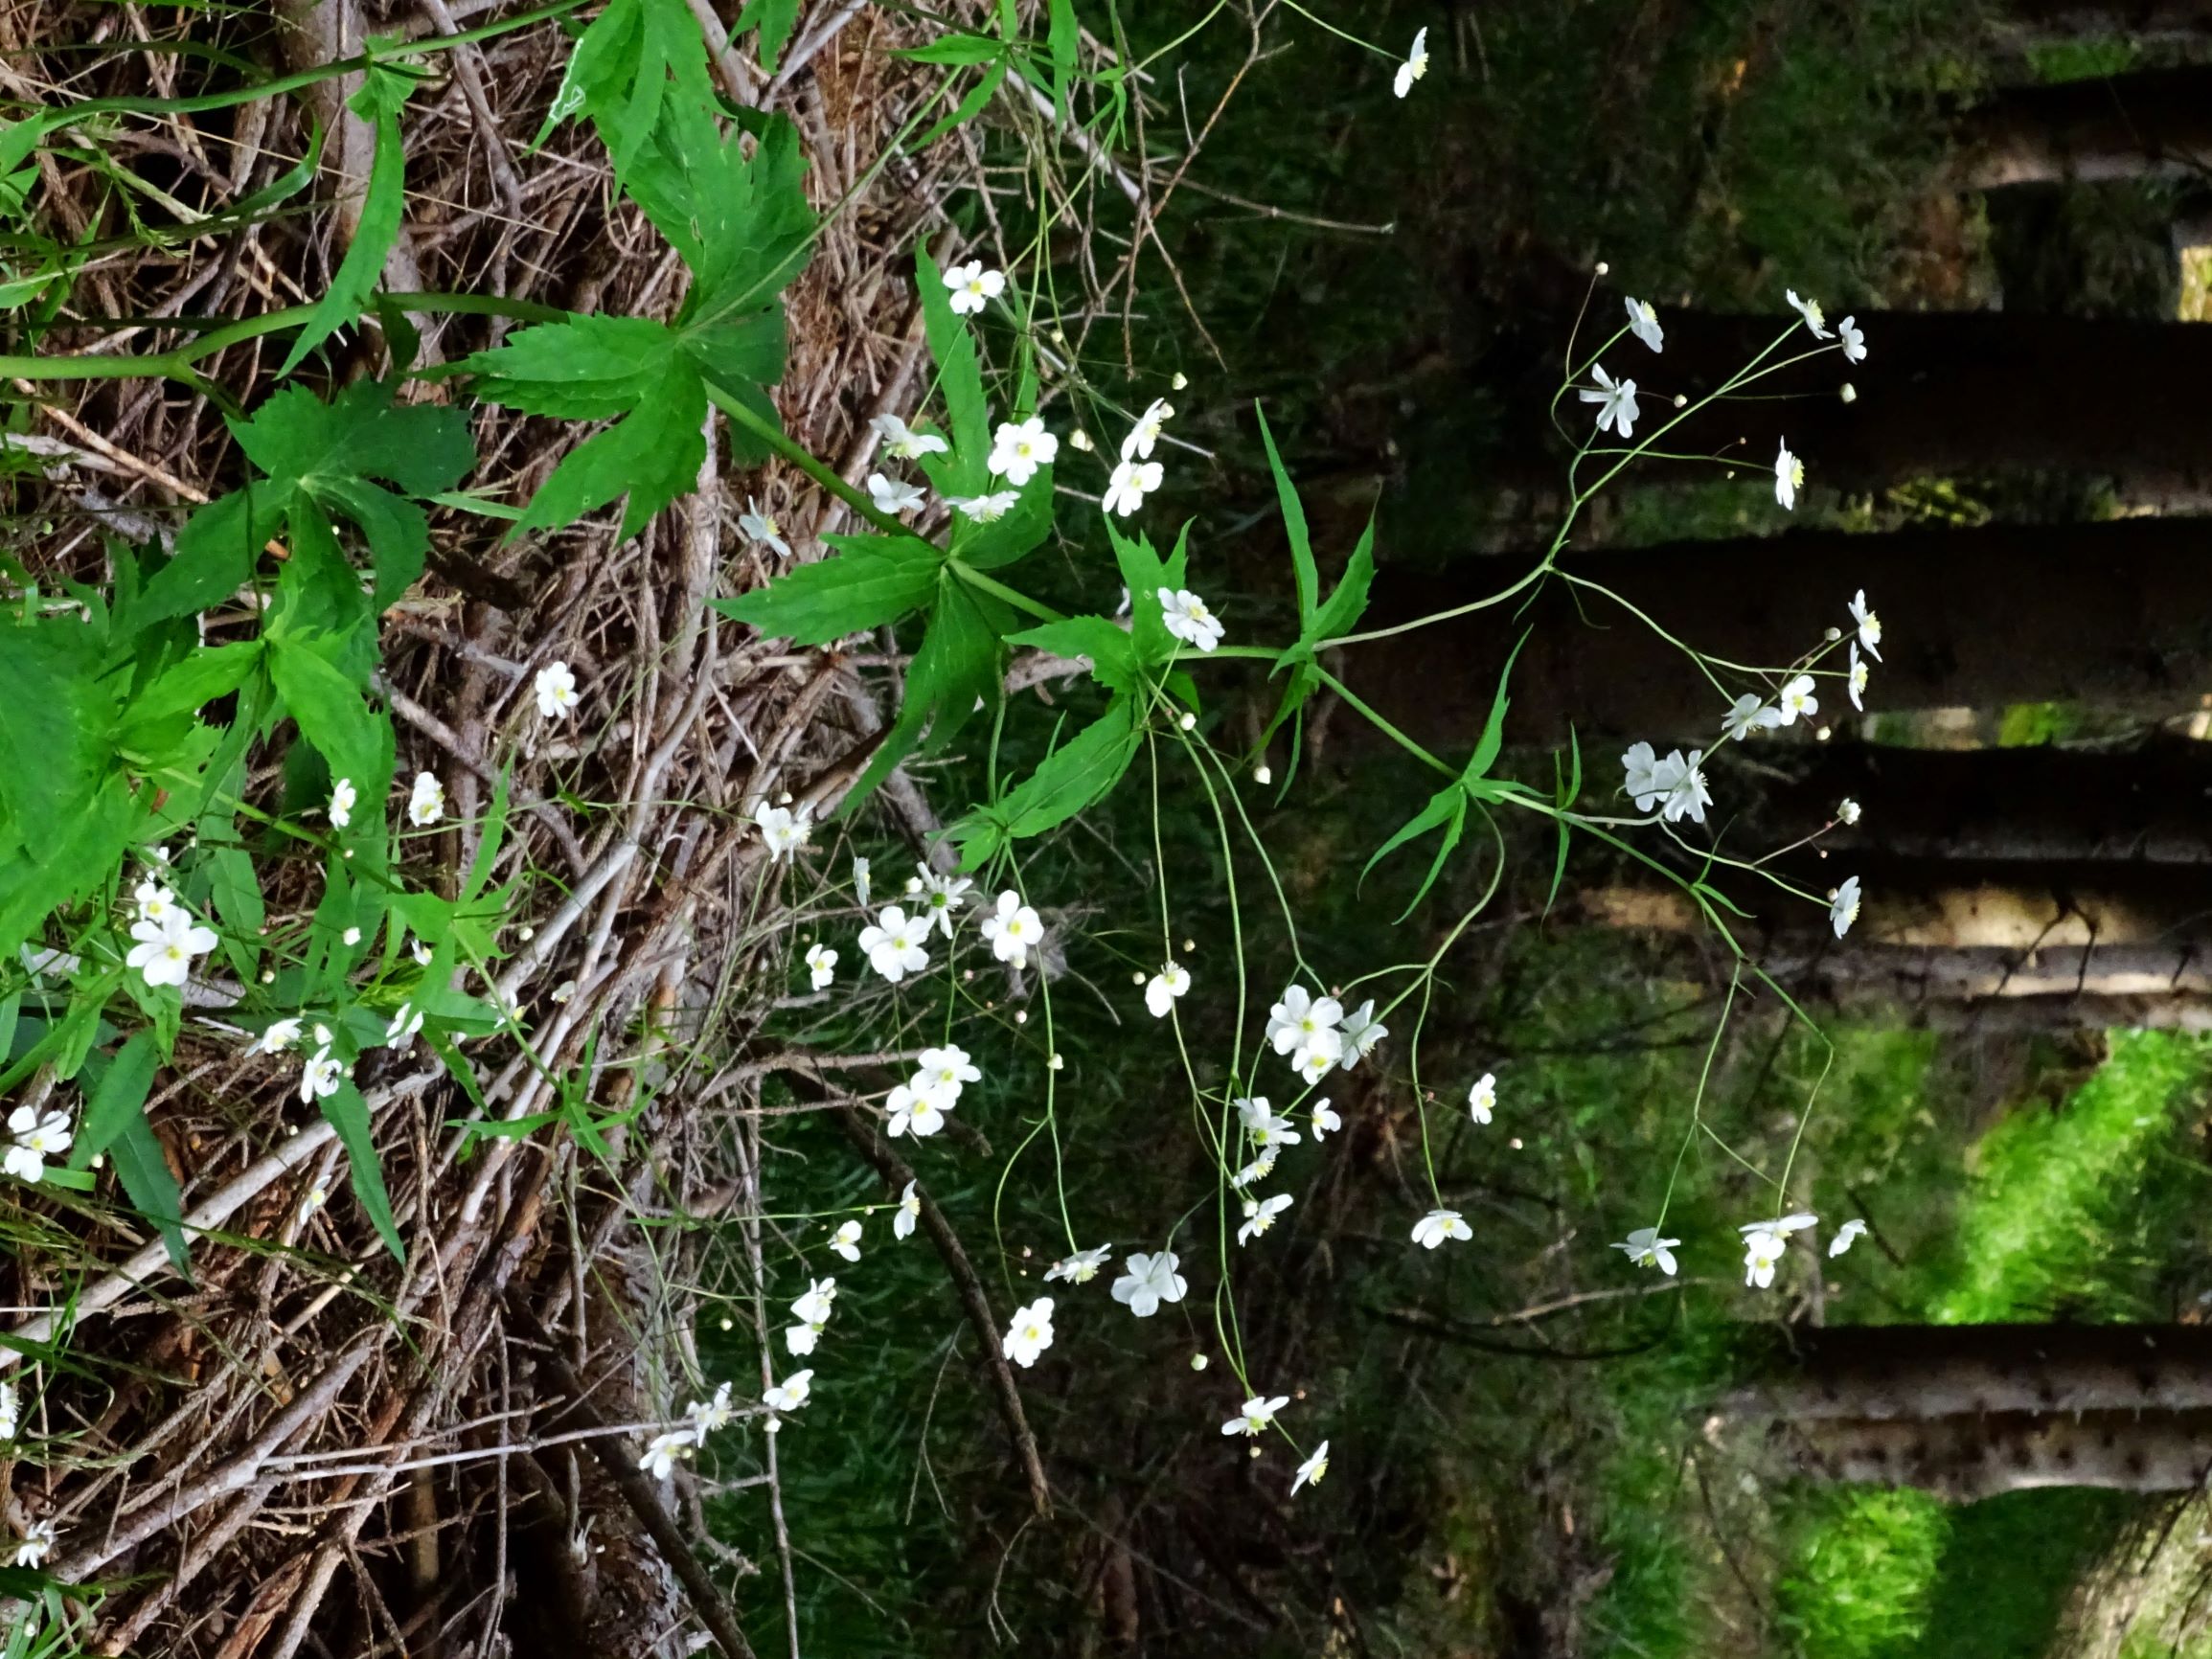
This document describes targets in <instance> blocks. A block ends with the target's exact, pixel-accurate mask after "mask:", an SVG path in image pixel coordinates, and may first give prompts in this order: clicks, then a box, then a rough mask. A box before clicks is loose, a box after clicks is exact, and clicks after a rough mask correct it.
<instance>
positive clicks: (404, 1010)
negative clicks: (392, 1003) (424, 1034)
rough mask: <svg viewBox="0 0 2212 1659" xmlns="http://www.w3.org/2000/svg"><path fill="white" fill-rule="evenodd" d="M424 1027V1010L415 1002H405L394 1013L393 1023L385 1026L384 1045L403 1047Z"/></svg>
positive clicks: (387, 1046)
mask: <svg viewBox="0 0 2212 1659" xmlns="http://www.w3.org/2000/svg"><path fill="white" fill-rule="evenodd" d="M421 1030H422V1010H420V1009H418V1008H417V1007H416V1006H415V1005H414V1004H413V1003H409V1002H403V1003H401V1004H400V1005H399V1009H398V1011H396V1012H394V1013H393V1015H392V1020H391V1023H390V1024H389V1025H387V1026H385V1027H384V1046H385V1047H386V1048H402V1049H403V1048H405V1047H406V1046H407V1044H408V1043H409V1042H410V1041H411V1040H412V1039H413V1038H414V1035H415V1034H416V1033H417V1032H419V1031H421Z"/></svg>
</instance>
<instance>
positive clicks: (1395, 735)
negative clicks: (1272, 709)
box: [1313, 664, 1459, 778]
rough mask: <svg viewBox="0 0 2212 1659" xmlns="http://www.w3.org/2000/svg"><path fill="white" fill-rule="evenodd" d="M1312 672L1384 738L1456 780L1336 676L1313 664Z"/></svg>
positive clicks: (1441, 765)
mask: <svg viewBox="0 0 2212 1659" xmlns="http://www.w3.org/2000/svg"><path fill="white" fill-rule="evenodd" d="M1313 671H1314V673H1316V674H1318V675H1319V676H1320V677H1321V683H1322V684H1323V685H1325V686H1327V687H1328V688H1329V689H1330V690H1331V691H1333V692H1334V693H1336V694H1337V695H1338V696H1340V697H1342V698H1343V699H1344V700H1345V702H1347V703H1348V704H1350V705H1351V706H1352V707H1353V708H1354V709H1355V710H1357V712H1358V713H1359V714H1361V715H1363V716H1366V717H1367V718H1368V719H1369V720H1370V721H1372V722H1373V723H1374V724H1375V726H1376V727H1377V729H1378V730H1380V732H1381V733H1382V735H1383V736H1384V737H1386V738H1388V739H1391V740H1392V741H1393V742H1395V743H1396V744H1397V745H1398V746H1399V747H1400V748H1402V749H1403V750H1404V751H1405V752H1406V753H1407V754H1409V755H1412V756H1413V757H1415V758H1416V759H1417V760H1419V761H1421V763H1422V764H1423V765H1425V766H1429V767H1433V768H1434V769H1435V770H1437V771H1439V772H1442V773H1443V774H1444V775H1445V776H1446V777H1447V778H1456V777H1458V776H1459V773H1458V772H1457V771H1455V770H1454V769H1453V768H1451V767H1449V766H1448V765H1446V764H1445V763H1444V762H1443V761H1439V760H1438V759H1437V758H1436V757H1435V756H1434V755H1431V754H1430V753H1429V752H1428V751H1427V750H1426V749H1424V748H1423V747H1422V746H1421V745H1420V744H1419V743H1417V742H1415V741H1414V740H1413V739H1411V738H1409V737H1407V736H1406V735H1405V734H1404V733H1403V732H1402V731H1400V730H1399V729H1398V728H1397V727H1396V726H1394V725H1392V724H1391V723H1390V722H1389V721H1388V720H1386V719H1384V718H1383V717H1382V716H1380V715H1379V714H1377V713H1376V712H1375V711H1374V710H1373V709H1371V708H1369V707H1368V706H1367V705H1366V704H1365V703H1363V702H1361V701H1360V700H1359V699H1358V698H1357V696H1355V695H1354V694H1353V693H1352V691H1351V689H1350V688H1349V687H1347V686H1346V685H1345V684H1344V682H1343V681H1342V680H1340V679H1338V678H1336V676H1335V675H1334V674H1332V673H1331V672H1330V671H1329V670H1327V669H1325V668H1322V667H1321V666H1320V665H1319V664H1315V665H1314V667H1313Z"/></svg>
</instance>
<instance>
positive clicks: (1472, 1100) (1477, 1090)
mask: <svg viewBox="0 0 2212 1659" xmlns="http://www.w3.org/2000/svg"><path fill="white" fill-rule="evenodd" d="M1495 1110H1497V1079H1495V1078H1494V1077H1493V1076H1491V1074H1490V1073H1488V1072H1484V1073H1483V1074H1482V1076H1481V1077H1479V1078H1477V1079H1474V1086H1473V1087H1472V1088H1471V1089H1469V1090H1468V1091H1467V1115H1468V1116H1469V1117H1471V1118H1472V1119H1473V1120H1474V1121H1475V1122H1476V1123H1478V1124H1487V1123H1489V1122H1490V1115H1491V1113H1493V1112H1494V1111H1495Z"/></svg>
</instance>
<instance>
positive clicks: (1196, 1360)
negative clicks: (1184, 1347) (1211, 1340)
mask: <svg viewBox="0 0 2212 1659" xmlns="http://www.w3.org/2000/svg"><path fill="white" fill-rule="evenodd" d="M1191 1369H1192V1370H1193V1371H1203V1370H1205V1369H1206V1356H1205V1355H1204V1354H1202V1353H1194V1354H1192V1355H1191Z"/></svg>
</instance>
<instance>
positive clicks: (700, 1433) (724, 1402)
mask: <svg viewBox="0 0 2212 1659" xmlns="http://www.w3.org/2000/svg"><path fill="white" fill-rule="evenodd" d="M684 1416H686V1417H688V1418H690V1419H691V1420H692V1442H693V1443H694V1444H696V1445H705V1444H706V1443H707V1436H709V1435H710V1434H713V1433H714V1432H715V1430H717V1429H718V1428H727V1427H729V1426H730V1424H731V1423H733V1422H735V1421H736V1420H737V1416H738V1411H737V1407H735V1406H733V1405H732V1404H731V1403H730V1385H729V1384H728V1383H726V1382H725V1383H723V1384H722V1385H721V1386H720V1387H719V1388H718V1389H716V1390H715V1398H712V1399H707V1400H698V1399H695V1400H693V1401H692V1402H691V1404H689V1405H687V1406H685V1407H684Z"/></svg>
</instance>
